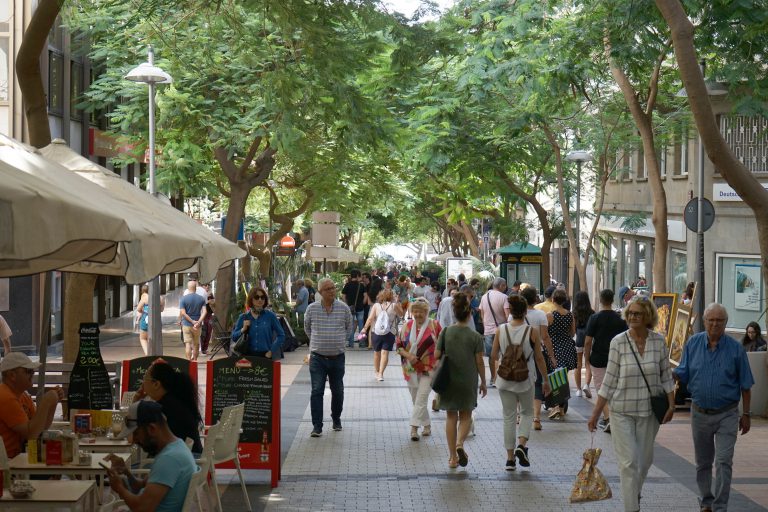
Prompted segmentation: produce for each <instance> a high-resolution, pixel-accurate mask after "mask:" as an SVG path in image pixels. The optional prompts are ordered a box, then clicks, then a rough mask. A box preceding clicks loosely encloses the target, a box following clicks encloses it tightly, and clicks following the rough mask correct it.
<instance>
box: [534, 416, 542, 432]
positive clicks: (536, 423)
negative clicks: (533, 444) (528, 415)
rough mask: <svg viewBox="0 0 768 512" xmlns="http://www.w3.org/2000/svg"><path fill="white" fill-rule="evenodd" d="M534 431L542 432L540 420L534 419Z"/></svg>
mask: <svg viewBox="0 0 768 512" xmlns="http://www.w3.org/2000/svg"><path fill="white" fill-rule="evenodd" d="M533 430H541V420H540V419H539V418H533Z"/></svg>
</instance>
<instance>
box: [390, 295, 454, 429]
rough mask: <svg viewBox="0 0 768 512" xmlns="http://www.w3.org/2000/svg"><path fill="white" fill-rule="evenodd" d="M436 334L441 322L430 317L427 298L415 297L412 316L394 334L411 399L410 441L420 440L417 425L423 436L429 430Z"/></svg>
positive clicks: (435, 361)
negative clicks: (428, 404) (428, 406)
mask: <svg viewBox="0 0 768 512" xmlns="http://www.w3.org/2000/svg"><path fill="white" fill-rule="evenodd" d="M382 293H383V292H382ZM398 306H399V305H398ZM439 334H440V324H438V323H437V322H435V321H434V320H431V319H430V318H429V302H428V301H427V300H426V299H424V298H423V297H420V298H417V299H414V301H413V302H412V303H411V320H408V322H406V324H405V325H404V326H403V329H402V331H401V332H400V333H399V334H398V337H397V353H398V354H399V355H400V359H401V362H402V365H403V378H405V382H406V383H407V384H408V391H410V393H411V399H412V400H413V412H412V413H411V421H410V424H411V433H410V436H411V441H418V440H419V427H421V435H422V436H429V435H431V434H432V424H431V423H430V420H429V410H427V403H428V402H429V393H430V392H431V391H432V388H431V384H432V370H433V369H434V368H435V364H436V363H437V360H436V359H435V344H436V341H437V337H438V335H439Z"/></svg>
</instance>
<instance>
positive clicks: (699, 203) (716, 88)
mask: <svg viewBox="0 0 768 512" xmlns="http://www.w3.org/2000/svg"><path fill="white" fill-rule="evenodd" d="M699 66H700V67H701V76H702V77H703V78H706V76H707V63H706V62H705V61H703V60H702V61H701V63H700V64H699ZM704 85H705V86H706V88H707V95H708V96H709V97H713V96H723V95H725V94H728V89H726V88H725V86H723V85H722V84H720V83H718V82H711V81H708V80H705V81H704ZM677 96H678V97H680V98H687V97H688V92H687V91H686V90H685V87H683V88H682V89H680V91H679V92H678V93H677ZM681 143H683V144H684V143H686V141H681ZM698 144H699V151H698V158H699V165H698V176H697V177H696V182H697V191H698V194H699V197H697V198H696V207H697V212H696V304H695V307H696V321H695V323H694V325H693V330H694V331H695V332H702V331H703V330H704V307H705V297H704V289H705V288H704V144H703V143H702V140H701V133H699V136H698Z"/></svg>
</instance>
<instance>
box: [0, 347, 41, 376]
mask: <svg viewBox="0 0 768 512" xmlns="http://www.w3.org/2000/svg"><path fill="white" fill-rule="evenodd" d="M16 368H28V369H30V370H37V369H38V368H40V363H36V362H34V361H32V360H31V359H30V358H29V356H27V354H25V353H23V352H9V353H8V354H6V355H5V357H4V358H3V360H2V362H0V373H2V372H5V371H8V370H13V369H16Z"/></svg>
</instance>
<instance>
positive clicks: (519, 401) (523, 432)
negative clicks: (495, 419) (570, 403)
mask: <svg viewBox="0 0 768 512" xmlns="http://www.w3.org/2000/svg"><path fill="white" fill-rule="evenodd" d="M507 301H508V302H509V313H510V316H511V317H512V319H511V320H510V321H509V323H507V324H502V325H500V326H499V328H498V329H497V330H496V335H495V336H494V338H493V348H492V349H491V360H492V361H498V360H499V356H500V355H501V363H500V364H499V368H498V371H497V372H496V388H497V389H498V390H499V397H500V398H501V407H502V410H503V413H504V448H506V450H507V464H506V467H505V469H506V470H507V471H514V470H515V467H516V464H515V458H517V461H518V463H519V464H520V466H522V467H525V468H527V467H528V466H530V465H531V463H530V461H529V460H528V447H527V444H528V439H529V438H530V436H531V423H532V420H533V390H534V383H535V381H536V368H538V369H539V372H540V373H541V374H542V375H546V374H547V364H546V363H545V362H544V355H543V354H542V350H541V336H540V335H539V329H538V328H535V329H534V328H532V327H531V326H530V325H529V324H528V323H527V322H526V319H525V317H526V313H527V312H528V302H526V300H525V299H524V298H523V297H521V296H520V295H512V296H510V297H509V299H507ZM542 387H543V390H544V394H545V395H548V394H549V392H550V389H549V382H548V381H547V379H544V381H543V383H542ZM518 405H519V406H520V432H517V431H516V430H517V426H516V423H517V411H518ZM516 437H517V439H515V438H516Z"/></svg>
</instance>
